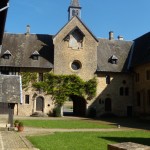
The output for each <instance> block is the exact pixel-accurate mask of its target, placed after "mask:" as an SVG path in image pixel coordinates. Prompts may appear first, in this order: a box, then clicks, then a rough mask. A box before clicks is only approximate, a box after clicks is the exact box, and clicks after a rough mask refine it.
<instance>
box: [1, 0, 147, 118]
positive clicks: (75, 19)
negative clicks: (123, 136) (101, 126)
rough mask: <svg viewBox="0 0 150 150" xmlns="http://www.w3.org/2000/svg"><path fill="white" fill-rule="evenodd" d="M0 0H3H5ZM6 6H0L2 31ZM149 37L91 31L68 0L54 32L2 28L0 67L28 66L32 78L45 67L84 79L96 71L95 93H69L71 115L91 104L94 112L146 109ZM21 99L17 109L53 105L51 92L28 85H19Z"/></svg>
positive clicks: (15, 71) (12, 71)
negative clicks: (17, 31) (65, 15)
mask: <svg viewBox="0 0 150 150" xmlns="http://www.w3.org/2000/svg"><path fill="white" fill-rule="evenodd" d="M2 1H3V5H4V6H5V5H7V2H8V0H2ZM0 3H1V2H0ZM3 5H2V6H1V8H2V7H4V6H3ZM6 11H7V10H4V11H3V12H0V19H1V21H0V26H1V33H0V34H1V35H3V31H4V24H5V19H6V13H7V12H6ZM0 37H1V36H0ZM1 39H2V37H1ZM149 41H150V33H147V34H145V35H143V36H141V37H139V38H137V39H135V40H133V41H125V40H124V39H123V37H122V36H118V39H114V35H113V32H109V37H108V39H103V38H97V37H95V36H94V35H93V33H92V32H91V31H90V30H89V29H88V27H87V26H86V25H85V24H84V23H83V22H82V19H81V7H80V5H79V2H78V0H72V1H71V4H70V6H69V8H68V22H67V24H66V25H65V26H64V27H63V28H62V29H61V30H60V31H59V32H58V33H57V34H56V35H45V34H43V35H42V34H31V33H30V26H29V25H28V26H27V32H26V33H25V34H11V33H4V35H3V41H2V43H0V45H1V44H2V46H1V47H0V73H1V74H5V75H6V74H7V75H20V74H21V73H22V72H32V73H36V75H37V79H36V80H37V81H42V80H43V74H44V73H46V72H53V73H54V74H57V75H70V74H76V75H78V76H79V77H81V78H82V79H83V80H84V81H87V80H89V79H92V78H93V77H96V78H97V82H98V85H97V93H96V97H95V98H93V99H92V100H87V99H84V98H83V97H78V96H76V95H73V96H72V100H73V102H74V106H73V108H74V110H76V114H75V115H79V116H80V115H82V116H84V115H87V114H88V112H89V110H90V109H94V110H95V111H96V116H97V117H99V116H101V115H103V114H115V115H118V116H139V115H141V114H150V42H149ZM22 101H23V103H22V104H16V106H15V112H14V113H15V114H16V115H24V116H29V115H32V114H33V113H35V112H43V113H45V114H47V113H49V112H52V111H53V108H54V107H55V104H54V102H53V100H52V97H51V96H50V95H46V93H44V92H42V91H40V90H39V91H38V90H35V89H33V88H32V87H30V85H29V88H28V89H23V92H22ZM6 112H7V106H6V104H3V103H1V104H0V113H6Z"/></svg>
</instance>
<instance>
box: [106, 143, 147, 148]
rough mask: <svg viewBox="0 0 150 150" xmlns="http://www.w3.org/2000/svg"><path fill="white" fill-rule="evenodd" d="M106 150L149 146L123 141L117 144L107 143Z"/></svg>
mask: <svg viewBox="0 0 150 150" xmlns="http://www.w3.org/2000/svg"><path fill="white" fill-rule="evenodd" d="M108 150H150V147H149V146H145V145H141V144H137V143H132V142H125V143H119V144H110V145H108Z"/></svg>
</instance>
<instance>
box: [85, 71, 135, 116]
mask: <svg viewBox="0 0 150 150" xmlns="http://www.w3.org/2000/svg"><path fill="white" fill-rule="evenodd" d="M107 75H109V76H110V84H106V76H107ZM97 80H98V86H97V96H96V99H94V100H93V101H89V102H88V105H89V106H90V105H91V107H94V108H95V109H96V111H97V116H100V115H102V114H104V113H111V112H112V113H113V114H115V115H117V116H127V109H128V108H127V107H133V101H132V100H133V83H132V76H131V75H129V74H123V73H100V74H98V77H97ZM121 87H123V89H124V94H123V95H120V88H121ZM125 88H128V89H129V91H128V95H125ZM107 98H110V99H111V105H112V111H111V112H107V111H105V100H106V99H107Z"/></svg>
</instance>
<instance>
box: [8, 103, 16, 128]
mask: <svg viewBox="0 0 150 150" xmlns="http://www.w3.org/2000/svg"><path fill="white" fill-rule="evenodd" d="M14 107H15V104H14V103H9V104H8V123H9V124H10V128H13V127H14Z"/></svg>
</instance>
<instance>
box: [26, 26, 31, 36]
mask: <svg viewBox="0 0 150 150" xmlns="http://www.w3.org/2000/svg"><path fill="white" fill-rule="evenodd" d="M26 30H27V31H26V34H30V25H27V27H26Z"/></svg>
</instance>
